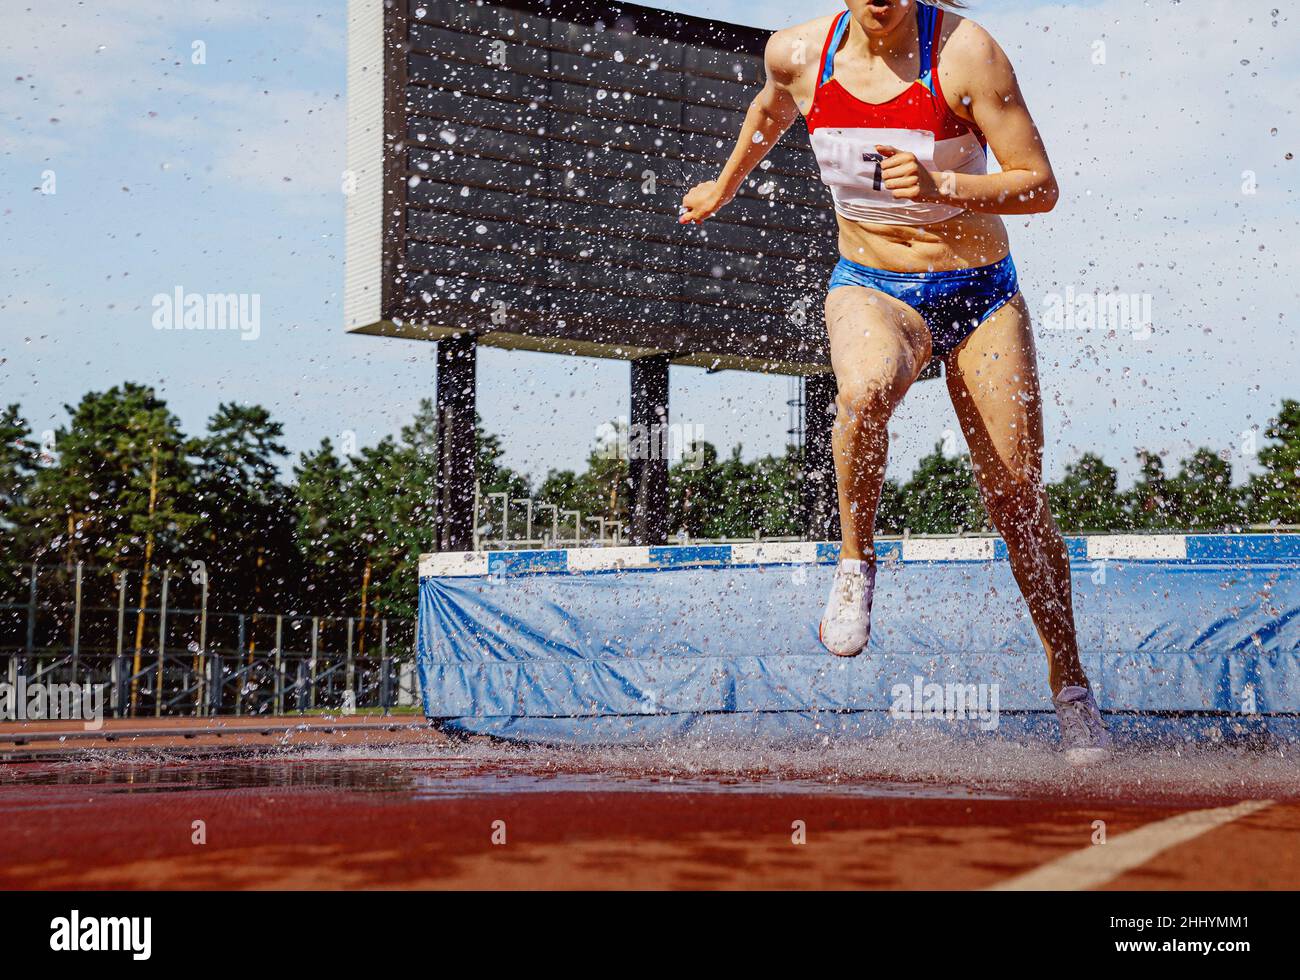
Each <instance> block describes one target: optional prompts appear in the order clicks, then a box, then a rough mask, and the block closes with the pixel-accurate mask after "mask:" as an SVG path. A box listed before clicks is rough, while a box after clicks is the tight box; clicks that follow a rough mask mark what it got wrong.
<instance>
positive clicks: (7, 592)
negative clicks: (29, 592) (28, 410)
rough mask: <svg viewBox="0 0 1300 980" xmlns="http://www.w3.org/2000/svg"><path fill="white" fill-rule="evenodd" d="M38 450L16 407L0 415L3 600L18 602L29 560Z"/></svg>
mask: <svg viewBox="0 0 1300 980" xmlns="http://www.w3.org/2000/svg"><path fill="white" fill-rule="evenodd" d="M37 452H38V447H37V445H36V443H35V442H33V441H32V438H31V429H30V428H29V427H28V425H27V422H26V420H25V419H23V417H22V414H21V412H20V410H19V408H18V406H17V405H9V406H8V407H7V408H5V409H4V411H3V412H0V600H3V599H9V600H11V601H16V599H17V596H18V595H19V591H20V589H21V582H22V578H23V572H22V566H23V564H24V562H26V561H28V560H30V559H29V558H28V542H27V540H25V539H26V538H27V535H26V534H25V533H24V532H25V530H26V522H27V519H28V516H27V514H26V508H27V505H28V496H29V494H30V492H31V488H32V482H33V480H34V479H35V476H36V462H35V461H36V454H37Z"/></svg>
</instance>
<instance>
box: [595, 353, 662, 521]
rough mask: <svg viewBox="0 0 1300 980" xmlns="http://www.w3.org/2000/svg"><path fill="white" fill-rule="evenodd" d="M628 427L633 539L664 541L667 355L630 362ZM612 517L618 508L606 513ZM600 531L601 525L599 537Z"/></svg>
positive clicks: (654, 355)
mask: <svg viewBox="0 0 1300 980" xmlns="http://www.w3.org/2000/svg"><path fill="white" fill-rule="evenodd" d="M631 424H632V429H631V431H630V432H629V433H628V456H629V459H628V476H629V477H630V478H631V481H632V494H633V496H632V528H631V540H632V543H633V544H638V545H646V544H651V545H654V544H666V543H667V541H668V453H667V451H666V450H667V447H666V445H665V443H666V442H667V437H668V355H667V354H653V355H651V356H649V357H639V358H637V359H636V360H634V361H633V362H632V413H631ZM610 519H611V520H617V519H618V515H617V514H611V515H610ZM603 536H604V532H603V527H602V537H603Z"/></svg>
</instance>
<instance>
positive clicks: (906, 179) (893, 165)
mask: <svg viewBox="0 0 1300 980" xmlns="http://www.w3.org/2000/svg"><path fill="white" fill-rule="evenodd" d="M876 152H877V153H879V154H880V155H881V156H883V157H884V158H885V159H884V160H883V161H882V162H881V164H880V176H881V179H882V180H883V182H884V185H885V190H887V191H891V192H892V193H893V195H894V199H895V200H899V201H928V202H931V203H934V202H938V201H942V200H943V194H942V192H941V191H940V190H939V187H938V185H937V184H935V182H934V175H933V174H931V173H930V171H929V170H927V169H925V167H923V166H921V161H920V160H918V159H917V158H916V155H915V154H913V153H909V152H908V151H907V150H899V149H897V148H895V147H892V146H877V147H876Z"/></svg>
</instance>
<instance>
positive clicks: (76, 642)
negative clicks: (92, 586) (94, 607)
mask: <svg viewBox="0 0 1300 980" xmlns="http://www.w3.org/2000/svg"><path fill="white" fill-rule="evenodd" d="M84 567H85V566H84V563H82V562H77V572H76V584H75V586H74V587H73V599H72V683H74V684H78V683H80V681H78V680H77V675H78V674H79V673H80V672H81V578H82V571H83V570H84Z"/></svg>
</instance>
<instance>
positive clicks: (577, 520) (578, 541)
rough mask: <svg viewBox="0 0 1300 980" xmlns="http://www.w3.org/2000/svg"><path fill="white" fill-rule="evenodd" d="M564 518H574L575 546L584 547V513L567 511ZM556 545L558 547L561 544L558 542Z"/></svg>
mask: <svg viewBox="0 0 1300 980" xmlns="http://www.w3.org/2000/svg"><path fill="white" fill-rule="evenodd" d="M564 516H565V517H572V518H573V546H574V547H575V548H580V547H582V511H580V510H566V511H564ZM556 544H557V545H558V544H559V542H558V541H557V542H556Z"/></svg>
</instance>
